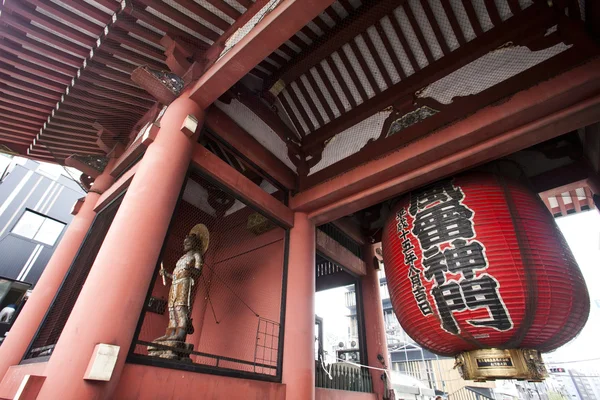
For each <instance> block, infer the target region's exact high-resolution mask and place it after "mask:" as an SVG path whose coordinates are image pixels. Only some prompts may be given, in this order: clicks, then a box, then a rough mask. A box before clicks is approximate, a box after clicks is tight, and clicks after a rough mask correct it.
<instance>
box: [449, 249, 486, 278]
mask: <svg viewBox="0 0 600 400" xmlns="http://www.w3.org/2000/svg"><path fill="white" fill-rule="evenodd" d="M452 246H453V247H451V248H448V249H446V250H444V259H445V260H446V265H447V266H448V271H449V272H451V273H453V274H458V273H460V274H462V275H463V276H464V277H465V278H467V279H472V278H473V277H474V276H475V272H474V271H475V270H479V269H486V268H487V267H488V263H487V259H486V258H485V253H484V248H483V245H482V244H481V243H479V242H478V241H476V240H473V241H471V242H470V243H469V244H467V243H466V242H465V241H464V240H461V239H459V240H455V241H453V242H452Z"/></svg>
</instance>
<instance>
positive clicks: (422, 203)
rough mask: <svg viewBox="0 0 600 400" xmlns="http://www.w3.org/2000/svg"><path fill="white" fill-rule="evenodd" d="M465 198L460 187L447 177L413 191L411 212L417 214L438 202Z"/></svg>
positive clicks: (413, 214)
mask: <svg viewBox="0 0 600 400" xmlns="http://www.w3.org/2000/svg"><path fill="white" fill-rule="evenodd" d="M463 198H464V193H463V192H462V190H461V189H460V188H455V187H454V185H452V180H450V179H445V180H443V181H439V182H436V183H434V184H433V185H429V186H426V187H424V188H423V189H421V190H419V191H417V192H412V193H411V195H410V208H409V210H408V211H409V213H410V215H412V216H415V215H416V214H417V213H418V212H419V211H420V210H424V209H425V208H427V207H428V206H430V205H432V204H434V203H436V202H438V201H439V202H446V201H449V200H457V201H460V200H462V199H463Z"/></svg>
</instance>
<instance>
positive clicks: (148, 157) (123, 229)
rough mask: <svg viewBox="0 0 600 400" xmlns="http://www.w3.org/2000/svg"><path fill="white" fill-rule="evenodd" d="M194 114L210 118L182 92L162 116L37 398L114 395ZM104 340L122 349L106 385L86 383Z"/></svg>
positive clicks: (187, 152) (176, 189) (188, 148)
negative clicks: (96, 350)
mask: <svg viewBox="0 0 600 400" xmlns="http://www.w3.org/2000/svg"><path fill="white" fill-rule="evenodd" d="M188 115H193V116H194V117H196V119H197V120H198V121H199V125H201V124H202V122H203V120H204V111H203V110H201V109H200V108H199V107H198V105H197V104H196V103H195V102H193V101H192V100H190V99H189V98H188V97H187V95H186V94H183V95H182V96H180V97H179V98H178V99H177V100H175V101H174V102H173V103H172V104H171V105H170V106H169V108H168V109H167V111H166V113H165V115H164V116H163V118H162V119H161V121H160V125H161V128H160V130H159V132H158V135H157V138H156V140H155V141H154V143H153V144H152V145H150V146H149V148H148V150H147V151H146V154H145V155H144V157H143V158H142V160H141V161H140V165H139V167H138V169H137V172H136V174H135V176H134V177H133V180H132V182H131V184H130V186H129V188H128V190H127V193H126V195H125V197H124V198H123V201H122V203H121V205H120V208H119V210H118V212H117V214H116V216H115V218H114V220H113V223H112V225H111V227H110V229H109V230H108V233H107V235H106V238H105V239H104V242H103V244H102V247H101V248H100V251H99V252H98V255H97V257H96V260H95V262H94V264H93V266H92V268H91V270H90V273H89V275H88V278H87V280H86V282H85V284H84V286H83V288H82V290H81V293H80V295H79V298H78V299H77V302H76V304H75V307H74V308H73V311H72V312H71V315H70V317H69V319H68V321H67V323H66V325H65V328H64V330H63V332H62V335H61V337H60V339H59V340H58V343H57V345H56V348H55V350H54V353H53V354H52V356H51V357H50V361H49V363H48V368H47V373H48V375H47V378H46V382H45V383H44V385H43V387H42V389H41V391H40V394H39V396H38V399H40V400H41V399H46V400H54V399H65V400H68V399H77V400H80V399H110V398H112V393H113V392H114V389H115V388H116V386H117V384H118V381H119V378H120V375H121V371H122V370H123V366H124V364H125V358H126V356H127V353H128V351H129V347H130V344H131V341H132V339H133V335H134V332H135V329H136V325H137V322H138V319H139V317H140V313H141V311H142V308H143V306H144V301H145V298H146V293H147V290H148V286H149V284H150V281H151V279H152V275H153V273H154V269H155V266H156V261H157V259H158V257H159V253H160V249H161V246H162V244H163V241H164V239H165V236H166V233H167V227H168V225H169V222H170V220H171V217H172V215H173V210H174V209H175V204H176V202H177V198H178V196H179V193H180V190H181V187H182V185H183V183H184V179H185V175H186V172H187V169H188V167H189V163H190V160H191V156H192V150H193V147H194V144H195V141H196V136H195V135H193V136H192V137H191V138H190V137H188V136H187V135H186V134H184V133H183V132H182V130H181V129H182V125H183V123H184V121H185V119H186V117H187V116H188ZM197 131H198V130H197ZM98 343H105V344H111V345H116V346H119V347H120V350H119V354H118V360H117V364H116V366H115V368H114V370H113V372H112V376H111V379H110V381H108V382H97V381H94V382H91V381H86V380H84V379H83V377H84V373H85V371H86V368H87V366H88V364H89V362H90V359H91V358H92V354H93V350H94V348H95V346H96V344H98Z"/></svg>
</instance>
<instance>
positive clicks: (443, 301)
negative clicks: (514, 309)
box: [431, 274, 513, 335]
mask: <svg viewBox="0 0 600 400" xmlns="http://www.w3.org/2000/svg"><path fill="white" fill-rule="evenodd" d="M431 294H432V295H433V298H434V299H435V303H436V306H437V309H438V312H439V314H440V318H441V320H442V327H443V328H444V329H445V330H446V331H448V332H450V333H453V334H455V335H456V334H458V333H459V332H460V329H459V327H458V324H457V323H456V319H455V318H454V312H460V311H465V310H467V309H469V310H477V309H479V308H487V309H488V312H489V315H490V318H488V319H472V320H469V321H467V322H468V323H469V324H471V325H473V326H487V327H490V328H494V329H497V330H500V331H506V330H508V329H511V328H512V327H513V323H512V321H511V319H510V317H509V315H508V312H507V310H506V306H505V305H504V303H503V302H502V299H501V298H500V293H498V282H497V281H496V280H495V279H494V278H492V277H491V276H489V275H487V274H484V275H482V276H480V277H478V278H473V279H464V280H462V281H461V282H460V283H459V282H456V281H449V282H446V283H444V284H442V285H438V286H435V287H433V288H432V289H431Z"/></svg>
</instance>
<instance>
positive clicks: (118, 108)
mask: <svg viewBox="0 0 600 400" xmlns="http://www.w3.org/2000/svg"><path fill="white" fill-rule="evenodd" d="M68 96H69V97H72V98H74V99H80V100H82V101H84V102H87V103H89V104H96V105H98V106H100V107H104V108H105V109H106V112H107V113H114V114H115V115H119V114H128V113H133V114H139V115H140V116H142V115H143V114H144V113H145V112H146V109H145V107H139V106H132V105H129V104H124V103H121V102H119V101H117V97H116V96H115V100H114V101H117V103H121V104H115V103H114V102H108V101H107V100H106V98H104V97H97V96H95V95H93V94H91V93H90V92H86V91H84V90H78V89H77V88H73V89H72V90H71V91H70V92H69V95H68Z"/></svg>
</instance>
